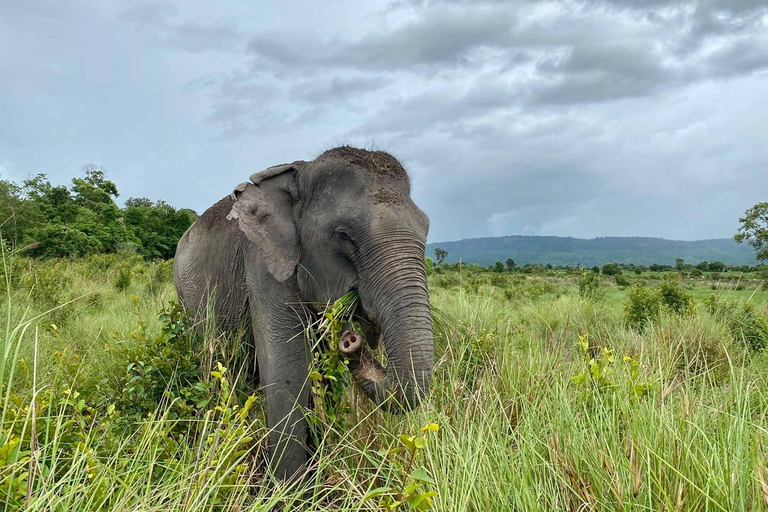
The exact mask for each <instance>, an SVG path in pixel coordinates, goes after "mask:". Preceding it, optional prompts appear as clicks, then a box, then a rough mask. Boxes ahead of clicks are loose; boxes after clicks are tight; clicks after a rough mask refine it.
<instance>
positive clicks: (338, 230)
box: [336, 227, 352, 241]
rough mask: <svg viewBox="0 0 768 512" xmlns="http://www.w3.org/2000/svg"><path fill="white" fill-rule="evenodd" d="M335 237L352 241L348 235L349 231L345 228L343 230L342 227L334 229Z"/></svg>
mask: <svg viewBox="0 0 768 512" xmlns="http://www.w3.org/2000/svg"><path fill="white" fill-rule="evenodd" d="M336 236H338V237H339V238H341V239H342V240H349V241H352V237H351V236H350V235H349V231H348V230H347V228H344V227H338V228H336Z"/></svg>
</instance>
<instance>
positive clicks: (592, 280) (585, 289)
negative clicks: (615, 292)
mask: <svg viewBox="0 0 768 512" xmlns="http://www.w3.org/2000/svg"><path fill="white" fill-rule="evenodd" d="M579 296H580V297H582V298H584V299H590V300H602V299H603V298H604V297H605V292H604V291H603V290H602V289H601V288H600V276H599V275H598V274H596V273H595V272H587V271H586V270H584V269H583V268H582V269H580V271H579Z"/></svg>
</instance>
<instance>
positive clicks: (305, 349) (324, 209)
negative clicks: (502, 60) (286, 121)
mask: <svg viewBox="0 0 768 512" xmlns="http://www.w3.org/2000/svg"><path fill="white" fill-rule="evenodd" d="M428 229H429V220H428V219H427V216H426V215H425V214H424V213H423V212H422V211H421V210H420V209H419V208H418V207H417V206H416V205H415V204H414V203H413V201H412V200H411V198H410V181H409V179H408V175H407V174H406V172H405V170H404V169H403V167H402V166H401V165H400V163H399V162H398V161H397V160H396V159H395V158H394V157H392V156H391V155H389V154H387V153H384V152H380V151H367V150H362V149H357V148H352V147H349V146H343V147H339V148H335V149H331V150H329V151H326V152H325V153H323V154H322V155H320V156H319V157H318V158H316V159H315V160H313V161H311V162H304V161H298V162H294V163H292V164H286V165H279V166H275V167H270V168H268V169H266V170H264V171H261V172H259V173H256V174H254V175H252V176H251V178H250V182H248V183H243V184H241V185H239V186H237V187H236V188H235V191H234V193H233V194H232V195H231V196H229V197H226V198H224V199H222V200H221V201H219V202H218V203H216V204H215V205H214V206H212V207H211V208H210V209H208V210H207V211H206V212H205V213H204V214H203V215H202V216H201V217H200V218H199V219H198V220H197V221H196V222H195V223H194V224H193V225H192V226H191V227H190V228H189V229H188V230H187V232H186V233H185V234H184V236H183V237H182V238H181V241H180V242H179V245H178V248H177V250H176V259H175V260H174V266H173V276H174V282H175V284H176V290H177V292H178V296H179V300H180V302H181V303H182V304H183V306H184V307H185V308H186V309H187V310H189V311H192V312H193V313H195V314H197V315H200V313H201V312H202V311H205V310H206V307H207V306H208V305H209V300H211V301H212V309H213V312H214V314H215V320H216V322H217V327H218V328H219V329H221V330H222V331H223V332H228V333H235V332H237V331H238V330H242V329H243V328H245V329H246V332H247V333H249V334H251V333H252V336H253V338H252V339H250V340H246V341H247V342H250V343H252V346H253V347H255V352H256V354H255V356H256V364H257V366H258V369H257V375H256V377H257V379H258V381H259V384H260V386H261V388H262V389H263V391H264V393H265V396H266V409H267V426H268V427H269V429H270V434H269V438H268V442H269V450H270V457H271V463H270V464H271V467H272V468H273V469H274V472H275V474H276V476H278V477H279V478H283V479H286V478H290V477H291V476H293V475H295V474H297V473H298V472H299V471H301V470H302V469H303V468H305V466H306V461H307V451H306V441H307V434H308V428H307V423H306V420H305V416H304V408H307V407H308V406H309V389H308V388H309V386H308V385H307V376H308V368H309V362H310V350H309V346H308V340H307V339H306V337H305V332H304V325H306V324H307V322H311V321H312V320H313V318H314V317H315V315H316V314H317V311H316V309H315V306H316V305H318V304H326V303H327V302H328V301H334V300H336V299H337V298H339V297H341V296H342V295H344V294H345V293H347V292H348V291H350V290H355V291H356V292H357V293H358V296H359V298H360V300H359V304H360V306H359V307H358V312H357V313H358V316H359V317H361V318H363V319H365V320H366V321H365V322H364V328H363V332H362V333H361V334H362V336H360V335H359V334H358V333H352V332H346V333H344V335H343V338H342V341H341V343H340V348H341V350H342V352H343V353H345V354H346V355H347V356H348V358H349V360H350V369H351V370H352V374H353V376H354V379H355V381H356V382H357V384H358V385H359V386H360V388H361V389H362V390H363V391H364V392H365V394H366V395H368V396H369V397H370V398H371V400H373V401H374V402H375V403H376V404H377V405H381V406H382V407H384V408H385V409H387V410H390V411H392V412H398V411H401V410H410V409H411V408H413V407H416V406H417V405H418V404H419V402H420V401H421V399H422V398H423V396H424V394H425V393H426V392H427V390H428V387H429V382H430V379H431V376H432V365H433V351H432V344H433V342H432V319H431V314H430V307H429V294H428V291H427V277H426V271H425V267H424V249H425V243H426V237H427V231H428ZM313 305H315V306H313ZM363 339H365V341H367V342H368V344H369V345H370V346H371V347H375V346H376V343H377V342H378V340H379V339H381V340H383V342H384V345H385V349H386V358H387V366H386V368H384V367H383V366H382V365H381V364H380V363H379V362H378V361H377V360H376V358H375V357H374V356H373V355H372V353H371V352H370V351H369V350H368V348H367V347H365V346H364V343H363Z"/></svg>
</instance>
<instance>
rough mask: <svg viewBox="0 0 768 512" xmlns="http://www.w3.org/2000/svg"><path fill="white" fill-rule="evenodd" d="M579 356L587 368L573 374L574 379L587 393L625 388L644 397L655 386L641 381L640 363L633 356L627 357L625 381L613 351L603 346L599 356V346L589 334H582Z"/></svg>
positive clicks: (632, 395)
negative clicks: (590, 339)
mask: <svg viewBox="0 0 768 512" xmlns="http://www.w3.org/2000/svg"><path fill="white" fill-rule="evenodd" d="M576 346H577V349H578V351H579V356H580V358H581V360H582V361H583V363H584V367H583V371H582V372H581V373H578V374H576V375H574V376H573V377H571V381H572V382H573V383H574V384H575V385H576V386H577V387H579V388H580V389H581V390H582V393H583V394H584V396H590V395H592V394H594V393H603V392H614V391H616V390H619V389H621V388H622V387H624V389H625V391H627V392H628V394H629V396H630V397H631V398H637V397H641V396H644V395H645V394H647V393H648V392H649V391H650V390H651V385H650V384H649V383H647V382H641V381H640V363H639V362H638V361H636V360H635V359H633V358H632V357H630V356H624V359H623V361H624V363H625V364H627V365H628V371H627V373H626V377H625V378H624V379H623V380H622V379H620V377H619V375H617V374H618V368H617V364H616V360H615V358H614V356H613V351H612V350H610V349H608V348H605V347H604V348H603V350H602V352H601V353H600V355H599V356H594V355H593V353H594V352H600V350H599V349H596V348H595V347H592V346H590V343H589V335H587V334H582V335H580V336H579V341H578V343H577V344H576Z"/></svg>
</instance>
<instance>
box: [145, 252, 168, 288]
mask: <svg viewBox="0 0 768 512" xmlns="http://www.w3.org/2000/svg"><path fill="white" fill-rule="evenodd" d="M147 278H148V279H149V282H148V283H147V290H148V291H149V293H150V294H151V295H153V296H157V294H158V293H160V291H161V290H162V289H163V286H164V285H165V284H166V283H170V282H171V281H173V260H167V261H162V260H161V261H155V262H152V264H150V265H149V268H148V269H147Z"/></svg>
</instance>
